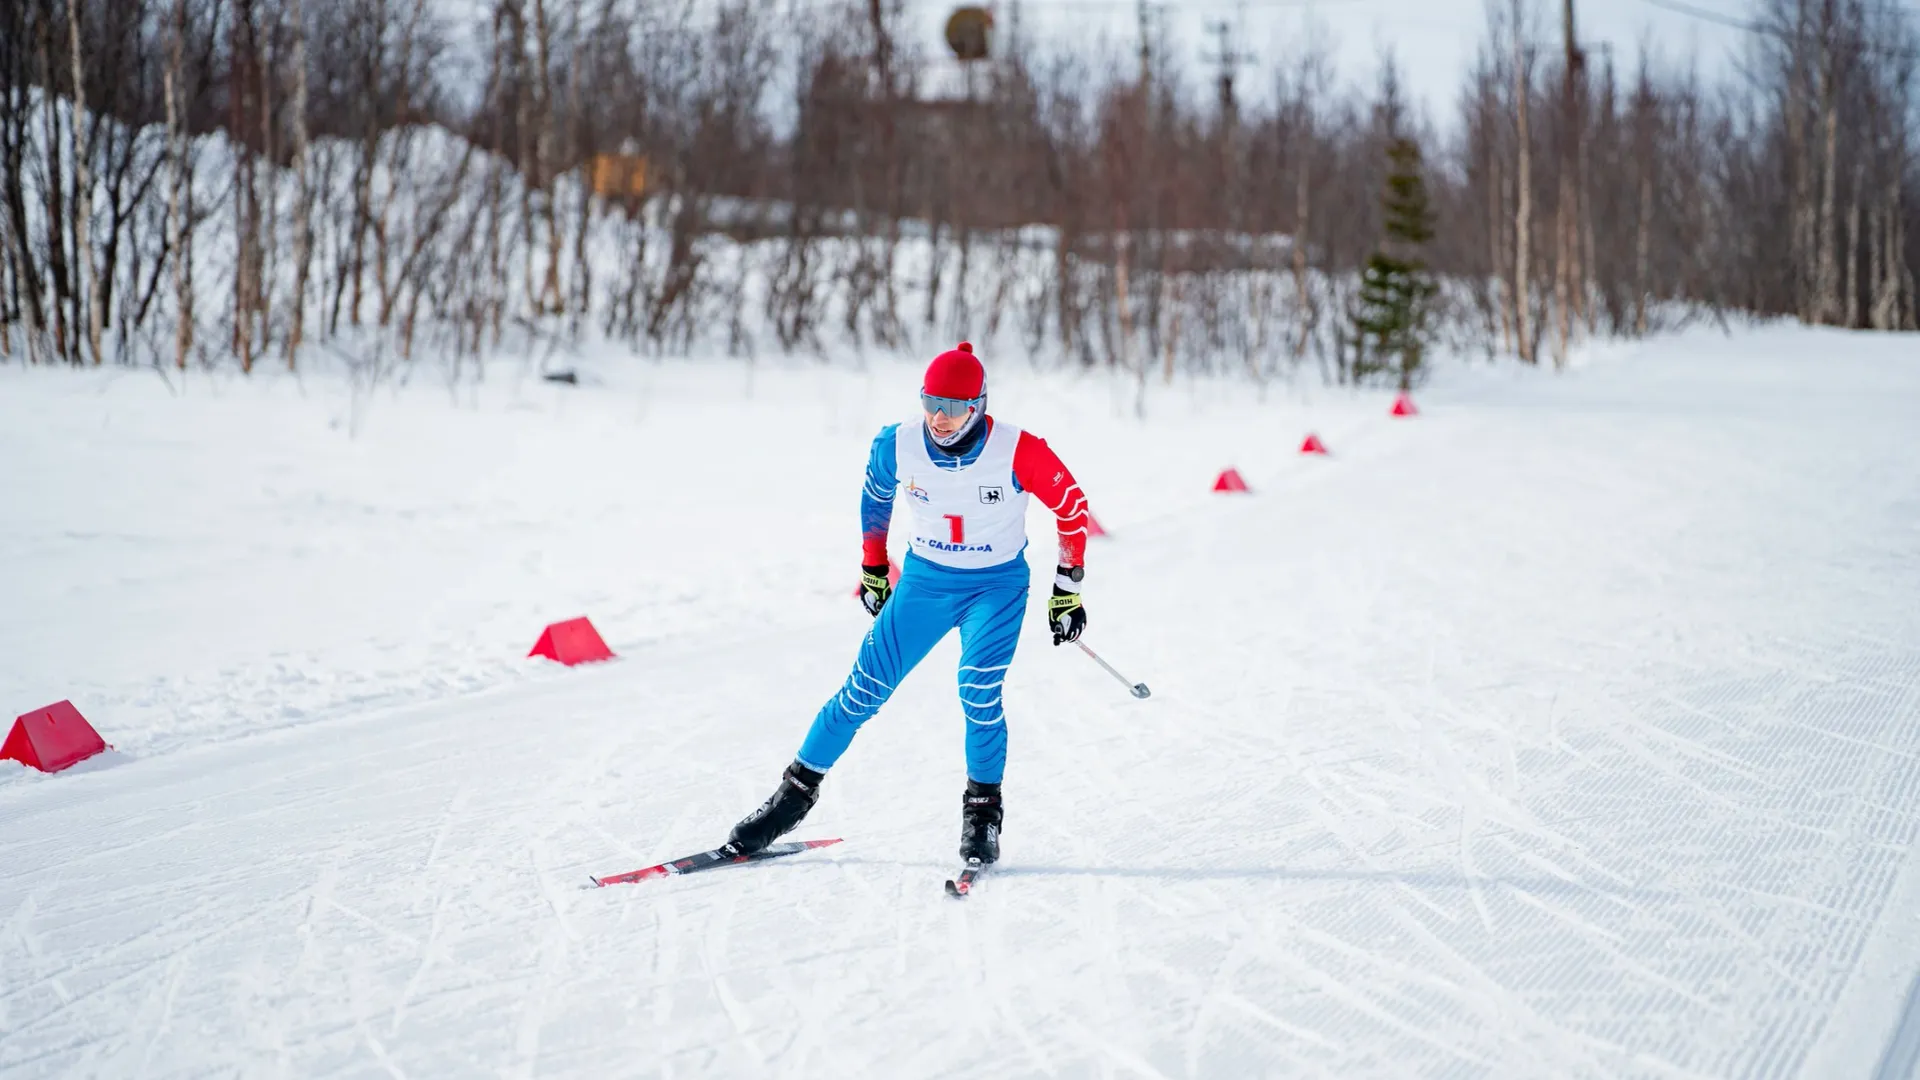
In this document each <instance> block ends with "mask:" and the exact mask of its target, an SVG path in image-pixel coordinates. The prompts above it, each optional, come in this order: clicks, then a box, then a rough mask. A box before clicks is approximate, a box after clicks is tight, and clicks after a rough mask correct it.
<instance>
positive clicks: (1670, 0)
mask: <svg viewBox="0 0 1920 1080" xmlns="http://www.w3.org/2000/svg"><path fill="white" fill-rule="evenodd" d="M1641 2H1642V3H1644V4H1646V5H1648V6H1650V7H1657V8H1660V9H1662V10H1663V11H1671V12H1673V13H1675V14H1677V15H1685V16H1687V17H1688V18H1692V19H1698V20H1700V21H1701V22H1709V23H1714V24H1715V25H1718V26H1725V27H1728V28H1730V29H1734V30H1742V31H1745V32H1746V33H1749V34H1757V35H1760V36H1762V37H1771V38H1777V39H1779V40H1781V41H1791V40H1792V39H1794V38H1795V37H1797V36H1799V35H1798V34H1796V33H1795V32H1794V31H1791V30H1787V29H1784V28H1782V27H1778V26H1769V25H1767V24H1766V23H1758V22H1751V21H1749V20H1746V19H1741V18H1738V17H1736V16H1732V15H1728V14H1725V13H1724V12H1719V11H1712V10H1709V9H1707V8H1703V7H1695V6H1694V5H1692V4H1689V3H1685V2H1684V0H1641ZM1884 10H1886V11H1890V12H1893V13H1894V14H1896V15H1904V16H1906V17H1908V18H1920V10H1915V9H1913V8H1906V7H1896V6H1893V5H1887V6H1886V7H1885V8H1884ZM1851 48H1852V50H1853V51H1857V52H1863V53H1872V54H1874V55H1876V56H1883V57H1887V58H1888V59H1894V60H1913V61H1916V62H1920V50H1916V49H1899V48H1891V47H1889V46H1886V45H1876V44H1873V43H1870V42H1858V43H1855V44H1853V45H1852V46H1851Z"/></svg>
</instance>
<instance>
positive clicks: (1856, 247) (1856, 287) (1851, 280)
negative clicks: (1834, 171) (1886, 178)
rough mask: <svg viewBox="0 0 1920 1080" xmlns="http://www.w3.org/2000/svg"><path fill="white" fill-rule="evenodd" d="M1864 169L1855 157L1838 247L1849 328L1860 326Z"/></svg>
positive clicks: (1846, 318)
mask: <svg viewBox="0 0 1920 1080" xmlns="http://www.w3.org/2000/svg"><path fill="white" fill-rule="evenodd" d="M1865 171H1866V162H1865V161H1863V160H1862V159H1860V158H1855V159H1854V162H1853V190H1852V191H1851V192H1850V193H1849V194H1848V196H1847V240H1846V246H1844V247H1842V248H1841V249H1840V250H1841V255H1842V257H1843V258H1845V259H1846V262H1847V283H1846V287H1845V289H1846V291H1845V309H1846V313H1845V316H1844V318H1845V322H1846V326H1847V329H1849V330H1854V329H1858V328H1859V326H1860V185H1861V183H1862V181H1863V179H1864V175H1863V174H1864V173H1865Z"/></svg>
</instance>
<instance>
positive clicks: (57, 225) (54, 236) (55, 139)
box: [38, 13, 80, 363]
mask: <svg viewBox="0 0 1920 1080" xmlns="http://www.w3.org/2000/svg"><path fill="white" fill-rule="evenodd" d="M49 15H51V13H49ZM52 24H53V20H52V18H51V17H48V18H43V19H41V20H40V33H39V46H38V57H39V61H40V72H41V74H42V75H43V76H44V77H45V78H46V80H47V81H48V83H52V82H53V79H54V74H53V56H54V53H53V25H52ZM41 105H42V108H41V115H42V117H43V118H44V121H45V125H46V127H45V134H44V135H43V136H42V140H43V141H42V143H41V145H42V146H44V147H46V163H47V175H46V190H45V191H44V192H42V193H41V200H42V203H43V205H44V206H45V208H46V216H47V220H46V224H45V228H46V237H47V279H48V283H49V284H50V285H52V286H53V302H52V304H50V305H49V309H50V311H51V312H52V314H53V353H54V355H55V356H57V357H59V358H60V359H61V360H64V361H66V362H68V363H78V362H79V359H80V351H79V349H78V348H77V346H76V345H75V343H74V342H73V341H72V339H71V338H69V337H68V334H67V330H68V327H69V326H72V325H74V324H76V323H77V322H78V315H79V311H80V309H79V307H78V303H79V297H78V296H76V295H74V288H73V283H72V280H71V278H70V276H69V274H68V267H67V242H66V239H65V238H64V237H63V236H62V235H61V231H62V229H63V228H64V227H66V226H67V225H68V224H69V221H68V217H67V210H66V203H65V200H64V198H63V197H62V189H63V188H64V187H65V181H64V180H62V179H61V169H60V159H61V156H62V153H63V151H62V150H61V145H62V140H61V138H60V109H59V99H58V98H57V97H56V96H55V95H53V94H45V95H43V96H42V100H41ZM69 305H73V306H72V310H71V311H69Z"/></svg>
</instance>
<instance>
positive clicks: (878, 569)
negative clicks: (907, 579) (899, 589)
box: [860, 563, 893, 619]
mask: <svg viewBox="0 0 1920 1080" xmlns="http://www.w3.org/2000/svg"><path fill="white" fill-rule="evenodd" d="M892 571H893V568H892V567H890V566H888V565H886V564H885V563H882V564H880V565H879V566H863V567H861V568H860V604H861V606H863V607H865V608H866V609H867V614H869V615H871V616H873V617H874V618H876V619H877V618H879V617H880V609H881V608H883V607H886V606H887V598H888V597H890V596H892V595H893V582H892V580H890V578H889V577H888V575H889V574H891V573H892Z"/></svg>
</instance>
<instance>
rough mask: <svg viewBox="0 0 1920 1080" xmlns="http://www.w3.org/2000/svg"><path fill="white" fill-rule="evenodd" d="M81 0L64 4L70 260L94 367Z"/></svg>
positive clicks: (95, 308)
mask: <svg viewBox="0 0 1920 1080" xmlns="http://www.w3.org/2000/svg"><path fill="white" fill-rule="evenodd" d="M83 6H84V5H83V4H82V2H81V0H68V2H67V40H68V44H69V45H71V47H72V53H73V131H72V135H73V183H74V191H73V257H74V259H75V261H77V262H78V263H79V264H80V269H81V273H82V277H81V280H82V282H83V283H84V284H85V287H86V290H87V347H88V348H89V349H90V350H91V351H92V353H93V362H94V364H95V366H98V365H99V363H100V333H101V327H102V325H103V324H104V323H105V322H106V312H105V311H104V310H102V308H101V304H102V302H103V301H104V299H105V297H104V296H103V294H102V293H101V291H100V270H99V268H98V267H97V266H96V265H95V264H94V261H93V236H92V230H93V168H92V162H91V161H90V160H89V159H90V158H91V157H92V154H91V153H90V152H89V147H88V146H87V141H88V140H87V139H86V138H85V137H84V136H83V135H82V132H84V131H85V130H86V127H87V79H86V71H85V68H84V66H83V65H82V64H81V62H80V13H81V9H82V7H83Z"/></svg>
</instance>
